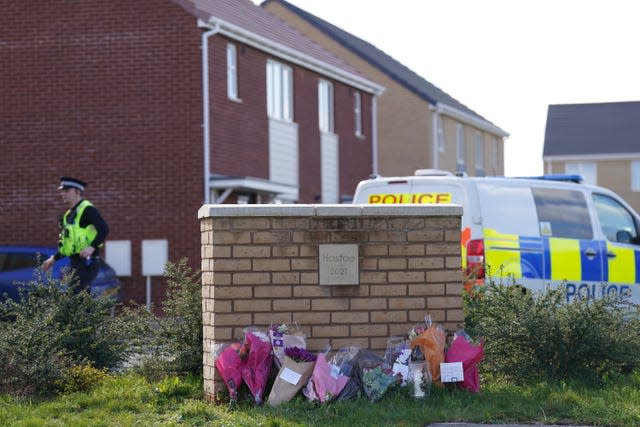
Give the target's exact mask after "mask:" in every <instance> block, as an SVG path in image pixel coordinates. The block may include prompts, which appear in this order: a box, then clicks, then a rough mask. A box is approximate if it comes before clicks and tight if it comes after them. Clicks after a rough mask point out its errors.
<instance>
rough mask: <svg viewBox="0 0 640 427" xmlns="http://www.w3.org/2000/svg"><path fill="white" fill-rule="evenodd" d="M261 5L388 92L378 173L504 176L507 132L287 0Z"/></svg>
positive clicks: (381, 109)
mask: <svg viewBox="0 0 640 427" xmlns="http://www.w3.org/2000/svg"><path fill="white" fill-rule="evenodd" d="M261 6H262V7H264V8H265V9H267V10H269V11H270V12H272V13H274V14H275V15H277V16H279V17H281V18H282V19H283V20H284V21H285V22H287V23H288V24H289V25H291V26H292V27H294V28H295V29H296V30H298V31H299V32H301V33H303V34H304V35H305V36H307V37H309V38H311V39H312V40H314V41H316V42H317V43H318V44H320V45H321V46H322V47H324V48H325V49H327V50H329V51H331V52H333V53H334V54H336V55H337V56H339V57H341V58H343V59H344V60H346V61H347V62H349V63H350V64H354V66H356V67H357V68H358V70H361V71H362V72H363V73H364V74H365V75H366V76H368V77H369V78H370V79H372V80H374V81H376V82H379V83H381V84H382V85H383V86H384V87H385V88H386V89H385V92H384V93H383V94H382V95H381V96H380V97H379V98H378V99H377V115H376V117H377V121H378V123H377V129H378V144H377V147H378V151H377V165H378V172H379V173H380V174H382V175H387V176H389V175H407V174H410V175H411V174H413V173H414V171H415V170H416V169H422V168H433V169H445V170H448V171H451V172H466V173H467V174H469V175H473V176H484V175H503V174H504V140H505V138H506V137H507V136H508V134H507V132H505V131H504V130H502V129H500V128H499V127H498V126H496V125H494V124H493V123H491V122H490V121H488V120H487V119H485V118H484V117H482V116H480V115H479V114H478V113H476V112H475V111H473V110H471V109H470V108H468V107H467V106H466V105H464V104H462V103H461V102H459V101H457V100H456V99H454V98H453V97H451V96H450V95H449V94H447V93H446V92H444V91H443V90H441V89H440V88H438V87H436V86H435V85H433V84H432V83H430V82H428V81H427V80H425V79H424V78H422V77H421V76H419V75H417V74H416V73H414V72H413V71H411V70H410V69H409V68H407V67H406V66H404V65H403V64H401V63H400V62H398V61H396V60H395V59H393V58H392V57H391V56H389V55H387V54H386V53H385V52H382V51H381V50H379V49H378V48H376V47H375V46H374V45H372V44H370V43H368V42H366V41H365V40H362V39H360V38H358V37H356V36H354V35H352V34H350V33H348V32H346V31H344V30H342V29H341V28H338V27H336V26H335V25H333V24H331V23H329V22H327V21H324V20H322V19H320V18H318V17H317V16H314V15H312V14H310V13H308V12H306V11H305V10H302V9H300V8H298V7H296V6H294V5H292V4H290V3H288V2H287V1H284V0H266V1H264V2H263V3H262V4H261ZM407 7H408V8H410V6H407ZM409 12H410V10H409Z"/></svg>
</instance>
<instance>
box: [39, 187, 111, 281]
mask: <svg viewBox="0 0 640 427" xmlns="http://www.w3.org/2000/svg"><path fill="white" fill-rule="evenodd" d="M86 186H87V183H85V182H83V181H80V180H79V179H75V178H71V177H68V176H63V177H62V178H60V186H59V187H58V189H59V190H60V194H61V195H62V200H64V202H65V203H66V204H67V206H69V210H67V212H66V213H65V214H64V216H63V217H62V218H61V219H60V241H59V242H58V252H57V253H56V254H54V255H52V256H50V257H49V258H47V259H46V260H45V261H44V263H43V264H42V269H43V270H44V271H48V270H49V269H50V268H51V266H52V265H53V263H54V262H55V261H57V260H59V259H60V258H62V257H65V256H68V257H69V258H70V260H71V268H72V270H73V272H74V273H75V276H76V279H77V283H76V287H75V288H74V292H80V291H82V290H86V291H89V289H90V286H91V282H93V280H94V279H95V278H96V276H97V275H98V272H99V271H100V266H101V261H100V246H101V245H102V244H103V243H104V240H105V238H106V237H107V234H108V233H109V226H108V225H107V223H106V222H105V221H104V219H102V216H101V215H100V212H98V209H96V208H95V207H94V206H93V205H92V204H91V202H89V201H88V200H85V199H83V198H82V193H83V192H84V189H85V188H86Z"/></svg>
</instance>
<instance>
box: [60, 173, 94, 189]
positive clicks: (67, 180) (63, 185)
mask: <svg viewBox="0 0 640 427" xmlns="http://www.w3.org/2000/svg"><path fill="white" fill-rule="evenodd" d="M86 186H87V183H86V182H84V181H80V180H79V179H76V178H71V177H70V176H63V177H60V186H59V187H58V190H66V189H67V188H77V189H78V190H80V191H84V189H85V187H86Z"/></svg>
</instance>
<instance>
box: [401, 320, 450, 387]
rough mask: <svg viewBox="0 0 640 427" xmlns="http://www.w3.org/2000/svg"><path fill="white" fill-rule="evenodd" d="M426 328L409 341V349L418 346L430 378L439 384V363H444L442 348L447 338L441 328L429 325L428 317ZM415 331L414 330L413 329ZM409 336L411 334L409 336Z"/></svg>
mask: <svg viewBox="0 0 640 427" xmlns="http://www.w3.org/2000/svg"><path fill="white" fill-rule="evenodd" d="M425 326H426V328H425V329H424V330H423V331H422V332H421V333H420V334H418V335H417V336H415V338H413V339H412V340H411V348H415V347H417V346H420V349H421V350H422V354H424V358H425V360H426V361H427V362H428V363H429V369H430V371H431V378H432V379H433V381H434V382H437V383H439V382H440V363H442V362H444V346H445V343H446V340H447V336H446V334H445V333H444V330H443V329H442V327H441V326H439V325H435V324H432V323H431V318H430V317H429V316H426V317H425ZM414 330H415V328H414ZM409 335H410V336H411V332H410V334H409Z"/></svg>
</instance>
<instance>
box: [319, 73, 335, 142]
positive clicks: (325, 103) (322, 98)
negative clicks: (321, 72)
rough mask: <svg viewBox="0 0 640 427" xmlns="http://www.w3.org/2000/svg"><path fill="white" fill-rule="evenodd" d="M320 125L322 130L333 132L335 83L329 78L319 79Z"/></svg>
mask: <svg viewBox="0 0 640 427" xmlns="http://www.w3.org/2000/svg"><path fill="white" fill-rule="evenodd" d="M318 126H319V128H320V131H321V132H327V133H333V131H334V120H333V84H332V83H331V82H329V81H327V80H323V79H320V80H319V81H318Z"/></svg>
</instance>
